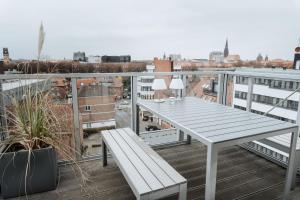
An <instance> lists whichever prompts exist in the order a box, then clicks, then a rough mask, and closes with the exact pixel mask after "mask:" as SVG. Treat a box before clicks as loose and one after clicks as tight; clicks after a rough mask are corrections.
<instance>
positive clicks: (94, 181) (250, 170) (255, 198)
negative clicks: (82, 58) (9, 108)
mask: <svg viewBox="0 0 300 200" xmlns="http://www.w3.org/2000/svg"><path fill="white" fill-rule="evenodd" d="M291 73H292V72H291V71H277V70H276V71H272V70H266V71H257V72H256V71H254V72H252V71H251V70H241V71H239V70H235V69H204V70H201V71H195V72H164V73H147V72H145V73H122V74H119V73H109V74H105V73H102V74H101V73H95V74H93V73H87V74H40V75H6V76H2V75H0V79H1V80H3V81H4V82H5V81H7V80H10V79H16V78H18V79H22V80H25V79H36V78H37V77H38V78H39V79H45V80H46V79H47V80H48V79H52V78H57V77H60V78H68V79H71V82H70V83H69V84H70V85H69V87H66V90H68V92H69V93H70V94H72V95H71V96H72V98H71V99H70V102H71V104H70V106H71V107H72V110H73V112H72V117H73V119H71V121H72V128H70V130H71V133H70V134H69V135H70V136H68V137H70V138H68V139H66V141H67V142H68V143H70V144H71V145H73V147H74V149H75V150H76V151H78V152H81V153H82V154H81V155H77V158H76V159H77V160H78V161H79V162H80V165H81V166H82V168H83V169H84V171H85V172H86V173H87V174H88V175H89V177H90V179H89V181H88V184H87V186H85V187H81V186H80V181H79V180H78V178H77V177H76V176H74V173H73V170H72V167H71V165H69V164H68V162H65V161H60V162H59V171H60V172H59V184H58V186H57V189H56V190H53V191H49V192H44V193H39V194H33V195H28V196H27V197H19V198H18V199H26V198H28V199H33V200H34V199H44V200H48V199H49V200H50V199H112V200H114V199H115V200H117V199H122V200H123V199H135V198H136V197H135V196H136V193H134V191H133V189H132V187H133V186H132V183H130V181H129V180H128V174H126V172H124V171H123V170H122V168H121V167H120V165H122V163H118V162H117V159H116V157H115V156H114V154H113V153H114V152H113V151H114V150H113V149H110V148H109V147H108V149H109V150H110V151H109V154H108V166H107V167H103V166H102V164H101V163H102V161H103V160H104V159H103V158H104V157H105V153H104V151H103V150H101V148H103V147H104V145H103V144H101V138H102V136H101V130H82V128H83V125H82V121H81V113H80V112H81V110H80V109H78V88H77V80H78V79H81V78H85V79H86V78H101V77H106V76H107V77H123V78H124V77H127V78H128V77H129V80H130V91H131V95H130V97H131V98H130V99H127V100H124V99H122V98H121V99H118V98H116V99H115V101H116V102H115V103H116V108H115V110H116V115H115V120H116V127H114V128H125V127H131V128H132V129H133V130H134V131H135V132H136V133H138V134H139V137H140V138H141V139H143V140H144V142H145V144H146V145H149V146H150V147H151V148H153V149H154V150H155V152H157V153H158V154H159V155H160V156H161V157H162V159H164V160H165V161H167V163H168V164H169V165H170V166H171V167H173V168H174V169H175V170H176V171H177V172H178V173H179V174H180V175H182V176H183V177H184V178H185V179H186V180H187V199H206V200H212V199H223V200H231V199H234V200H237V199H243V200H250V199H252V200H260V199H267V200H268V199H287V198H285V196H284V193H283V191H284V188H285V187H287V188H288V187H290V186H289V184H288V186H286V185H285V183H286V180H288V182H290V181H291V180H292V178H293V177H292V176H288V177H287V178H286V174H287V171H289V174H293V173H294V172H290V170H291V169H292V168H291V169H289V170H286V167H287V166H289V164H290V163H292V165H293V166H295V168H297V167H299V166H300V163H297V162H298V161H299V160H298V159H299V158H300V154H299V153H298V152H299V149H297V148H298V147H297V141H296V140H290V139H291V135H292V134H289V136H288V137H285V136H284V137H278V138H279V139H280V140H281V139H282V138H285V139H286V140H285V141H280V142H276V141H275V140H268V139H265V140H263V141H262V140H260V139H262V138H264V137H261V135H259V134H265V135H267V134H269V132H263V133H262V132H257V133H255V136H258V137H257V138H258V139H257V140H258V141H253V142H257V143H255V144H252V143H251V141H252V140H251V141H248V140H244V139H245V138H244V136H243V138H242V139H243V140H241V141H243V142H247V143H245V144H246V146H245V144H241V142H238V143H236V144H234V145H233V146H228V145H223V146H222V145H221V146H222V149H219V150H218V157H217V163H218V165H217V173H216V193H215V194H213V195H210V196H206V194H205V193H207V191H206V189H207V188H205V187H206V184H207V177H208V175H207V173H208V172H207V161H206V160H207V158H208V154H207V151H208V152H210V150H208V149H209V148H211V147H210V146H209V145H211V144H210V143H214V141H212V140H208V142H207V143H206V142H203V141H204V140H203V141H202V140H201V138H202V136H203V135H205V136H207V137H208V138H210V137H212V135H214V134H216V132H215V130H216V131H217V132H218V135H224V134H225V133H226V134H227V133H232V134H233V135H234V134H235V133H234V132H235V131H239V133H240V134H243V133H245V132H246V133H247V136H248V134H250V133H252V132H253V131H252V132H251V130H249V127H252V129H253V130H254V129H255V125H256V124H257V123H259V124H260V126H261V128H263V127H266V126H269V128H270V130H271V129H272V130H271V131H277V130H275V128H274V127H281V126H280V125H281V124H282V125H283V124H284V125H287V124H290V123H287V122H281V121H279V120H278V119H276V120H275V119H270V118H268V117H267V116H259V115H258V114H253V113H249V112H251V105H252V98H251V96H252V94H253V85H254V81H253V79H255V78H269V79H270V78H271V79H274V80H285V81H291V82H292V81H296V82H300V74H298V73H292V74H291ZM148 75H149V76H154V77H155V78H157V77H159V78H165V77H168V78H170V79H171V78H172V77H176V78H178V77H180V78H181V79H182V81H183V84H184V89H182V91H181V92H180V95H179V96H181V97H187V96H197V94H196V92H197V91H198V90H199V89H200V88H201V89H202V88H203V87H200V88H197V87H198V86H199V84H197V83H196V84H195V83H194V82H195V81H199V82H201V81H202V82H201V84H202V85H207V84H212V83H211V82H212V81H216V82H217V84H212V86H213V87H217V89H215V90H214V89H213V88H212V92H214V95H215V91H217V97H216V100H217V103H219V104H223V105H222V107H226V106H232V107H233V105H232V101H231V100H232V97H233V96H234V94H233V93H234V89H233V85H234V84H235V82H234V81H235V77H236V76H244V77H246V78H248V79H249V80H250V81H248V87H249V90H248V96H247V98H246V102H247V105H246V106H245V107H246V108H245V110H246V111H241V110H237V109H236V108H229V109H228V110H230V112H232V113H236V114H237V115H238V116H242V117H243V118H239V117H238V116H237V117H235V116H233V115H231V114H230V113H228V112H227V108H222V109H223V111H224V113H225V112H226V113H225V114H224V115H223V113H222V112H221V111H216V109H217V108H219V107H220V106H221V105H218V104H216V103H213V104H211V105H212V106H210V107H206V105H204V106H202V108H201V109H203V110H201V114H200V115H197V114H198V113H197V112H198V110H197V104H198V103H197V102H198V100H197V102H193V103H191V104H190V105H187V107H186V108H187V109H186V110H181V108H179V107H178V110H176V112H173V111H172V110H170V109H169V108H168V109H167V108H166V107H164V106H162V105H163V103H159V102H156V103H154V107H155V108H157V107H161V111H162V113H160V112H159V109H158V111H157V112H153V113H151V112H150V113H149V112H147V108H148V107H147V106H144V107H143V106H142V105H141V104H140V103H139V102H141V101H139V97H138V94H137V86H138V84H137V81H138V78H137V77H139V76H148ZM203 80H204V81H203ZM251 80H252V81H251ZM192 86H193V88H189V87H192ZM251 88H252V89H251ZM3 89H4V88H3ZM125 89H126V88H124V90H125ZM127 89H128V88H127ZM298 89H299V88H297V90H296V91H290V93H291V95H299V94H298V93H299V91H298ZM155 92H156V93H157V92H159V91H155ZM177 94H178V93H176V91H175V92H174V91H172V90H168V91H167V92H164V91H162V92H161V96H160V97H161V98H164V99H168V100H167V101H170V102H171V101H172V103H174V97H177ZM299 96H300V95H299ZM169 97H173V98H171V99H169ZM198 97H199V98H202V99H204V96H198ZM126 98H127V96H126ZM185 99H190V98H185ZM193 99H197V98H193ZM282 99H283V101H286V100H288V99H289V96H288V97H283V98H282ZM101 101H103V102H96V104H95V105H97V106H98V110H97V111H95V113H93V105H87V106H88V110H85V112H91V113H92V114H93V115H95V118H93V120H94V119H97V118H96V115H97V114H98V113H101V114H103V113H105V112H106V111H105V109H107V107H106V105H107V102H105V99H103V100H101ZM124 101H126V102H125V103H124ZM127 101H130V102H131V104H130V105H128V104H127V103H128V102H127ZM147 101H148V102H151V101H153V100H152V99H151V100H145V102H147ZM176 101H178V102H180V101H181V102H182V100H175V104H176ZM87 102H88V101H87ZM201 102H204V101H203V100H199V103H201ZM172 103H171V104H172ZM0 104H3V99H2V100H1V101H0ZM151 104H153V102H151ZM4 105H5V102H4ZM117 105H122V106H117ZM137 105H139V106H140V110H139V109H138V107H137ZM145 105H147V103H146V104H145ZM177 105H179V104H177ZM101 106H103V107H101ZM274 106H275V107H276V105H274ZM3 107H4V108H5V106H3ZM83 107H84V106H83ZM171 107H172V106H171ZM173 107H174V106H173ZM175 107H176V106H175ZM100 108H101V109H100ZM163 109H164V110H163ZM273 109H274V108H273ZM149 110H150V111H153V110H154V109H149ZM149 110H148V111H149ZM1 112H4V113H5V109H2V110H1ZM199 112H200V110H199ZM205 112H206V113H205ZM299 113H300V109H298V112H297V116H300V115H298V114H299ZM184 114H186V115H190V117H189V118H188V117H185V116H184ZM248 114H249V116H251V119H249V120H247V119H248V118H247V117H248ZM172 115H174V116H173V118H172V117H171V118H170V116H172ZM196 115H197V116H196ZM208 115H209V116H208ZM215 115H216V117H217V119H216V120H218V121H217V123H215V122H214V116H215ZM195 116H196V117H195ZM222 116H223V117H224V119H222ZM138 117H140V118H141V120H138V119H137V118H138ZM252 117H253V118H252ZM201 118H203V119H201ZM208 118H209V119H210V121H209V123H208V124H205V123H206V122H205V119H208ZM298 118H299V120H298V119H297V120H295V121H296V123H297V124H294V125H293V124H290V125H288V126H289V127H288V128H291V129H289V131H291V130H292V129H293V130H292V131H294V130H296V129H297V128H298V124H299V123H300V117H298ZM179 119H180V120H181V121H183V122H184V123H183V124H178V123H177V122H176V120H179ZM234 119H236V123H235V121H234ZM260 119H263V121H260ZM197 120H198V121H197ZM222 120H224V123H222ZM251 120H252V121H253V122H255V123H253V124H251V123H250V122H251ZM1 122H2V126H5V120H4V121H3V119H2V121H1ZM101 122H102V121H101ZM200 122H201V123H202V125H201V126H200V125H199V124H201V123H200ZM225 122H226V123H227V124H226V123H225ZM242 122H243V123H242ZM271 122H272V123H271ZM277 122H278V124H276V123H277ZM97 123H100V122H97ZM191 123H192V124H191ZM266 123H267V125H266ZM243 124H244V125H243ZM244 126H245V127H244ZM85 127H88V126H85ZM191 127H192V128H193V127H194V128H197V131H198V132H193V131H190V130H191V129H190V128H191ZM206 127H207V130H206ZM241 127H243V128H244V129H242V128H241ZM247 127H248V128H247ZM109 128H111V127H109ZM231 128H233V129H232V131H231V130H229V129H231ZM273 128H274V130H273ZM281 128H282V127H281ZM145 129H146V130H148V131H144V130H145ZM155 129H162V130H158V131H155ZM222 129H227V130H226V131H225V132H223V130H222ZM149 130H150V131H149ZM151 130H154V131H151ZM260 130H261V129H260ZM268 130H269V129H268ZM189 131H190V132H189ZM192 133H193V134H194V135H193V134H192ZM277 133H278V132H276V134H277ZM197 134H199V137H198V138H197V137H196V136H195V135H197ZM297 134H298V133H297ZM265 135H264V136H265ZM190 136H192V139H191V138H190ZM270 136H273V135H270ZM274 136H275V135H274ZM297 136H298V135H297ZM6 137H7V136H5V137H3V135H2V136H1V138H3V139H5V138H6ZM199 138H200V139H199ZM239 139H240V138H239ZM252 139H253V140H254V137H253V138H252ZM200 141H201V142H203V143H201V142H200ZM293 141H294V142H295V144H294V142H293ZM187 142H188V143H189V142H191V144H187ZM219 142H220V141H219V140H218V141H217V143H219ZM249 142H250V143H251V144H249V145H248V143H249ZM274 143H276V145H275V146H272V145H273V144H274ZM137 144H138V145H141V144H139V143H138V141H137ZM145 144H142V145H145ZM208 144H209V145H208ZM258 144H260V146H259V145H258ZM282 144H284V145H282ZM118 145H119V144H118ZM126 145H129V144H125V146H126ZM205 145H208V148H207V147H206V146H205ZM108 146H109V145H108ZM282 146H283V147H282ZM298 146H299V140H298ZM250 147H253V148H250ZM290 147H291V149H292V147H294V148H295V149H292V150H290ZM120 148H121V149H122V148H123V147H121V146H120ZM254 149H257V150H259V151H255V150H254ZM122 150H123V151H128V148H127V150H126V148H124V149H122ZM129 150H130V149H129ZM87 152H88V153H87ZM280 152H282V153H281V154H280ZM146 153H149V152H146ZM210 153H211V152H210ZM150 154H151V153H150ZM151 155H152V156H153V154H151ZM151 155H150V157H151ZM290 155H292V159H291V160H292V162H290V160H289V157H290ZM131 156H132V158H135V157H136V155H131ZM274 156H275V157H276V158H275V157H274ZM277 157H279V158H280V159H279V158H278V159H277ZM135 159H136V158H135ZM210 162H211V163H212V166H213V167H216V165H215V164H214V161H210ZM144 164H145V165H146V166H147V165H148V163H144ZM133 165H135V163H133ZM136 165H137V164H136ZM124 166H125V168H126V165H124ZM136 167H138V166H136ZM120 169H121V170H120ZM292 170H293V169H292ZM295 172H296V171H295ZM210 173H211V172H210ZM212 177H214V175H212ZM210 181H211V183H210V184H211V185H212V188H210V189H209V190H208V191H209V192H212V191H214V188H213V187H214V186H213V185H214V183H213V182H214V181H213V180H210ZM291 184H292V186H293V183H291ZM299 198H300V178H299V176H297V177H296V179H295V188H294V190H292V191H291V192H289V198H288V199H291V200H296V199H299ZM0 199H1V193H0ZM164 199H178V196H177V195H171V196H168V197H166V198H164Z"/></svg>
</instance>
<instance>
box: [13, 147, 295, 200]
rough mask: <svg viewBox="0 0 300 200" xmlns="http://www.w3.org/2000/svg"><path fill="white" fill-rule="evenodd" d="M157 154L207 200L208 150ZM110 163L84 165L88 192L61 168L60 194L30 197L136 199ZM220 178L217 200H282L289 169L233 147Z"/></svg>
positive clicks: (191, 194) (194, 195) (193, 193)
mask: <svg viewBox="0 0 300 200" xmlns="http://www.w3.org/2000/svg"><path fill="white" fill-rule="evenodd" d="M156 151H157V152H158V153H159V154H160V155H161V156H162V157H163V158H164V159H166V161H167V162H168V163H169V164H171V165H172V166H173V167H174V168H175V169H176V170H177V171H178V172H179V173H180V174H181V175H183V176H184V177H185V178H187V180H188V199H204V184H205V166H206V163H205V161H206V147H205V146H203V145H202V144H201V143H199V142H196V141H193V142H192V144H191V145H185V144H184V145H177V146H172V147H164V148H161V149H159V148H156ZM194 152H199V153H197V154H195V153H194ZM179 158H180V159H179ZM108 163H109V164H108V166H107V167H106V168H103V167H102V165H101V161H100V160H94V161H89V162H84V163H83V165H84V167H85V168H86V171H87V172H88V173H89V174H90V176H91V181H90V183H89V184H88V187H87V188H81V187H80V186H79V184H78V181H77V180H76V178H75V177H74V174H73V172H72V170H71V168H70V167H61V178H60V183H59V186H58V188H57V190H55V191H51V192H46V193H41V194H36V195H32V196H28V197H29V199H31V200H38V199H43V200H52V199H72V200H76V199H99V200H101V199H103V200H107V199H111V200H119V199H120V200H121V199H122V200H126V199H135V198H134V195H133V193H132V191H131V189H130V187H129V185H128V184H127V182H126V180H125V179H124V177H123V175H122V173H121V172H120V170H119V169H118V167H117V165H116V164H115V163H114V160H113V159H112V158H110V159H109V160H108ZM217 177H218V178H217V195H216V199H219V200H221V199H224V200H230V199H235V200H238V199H243V200H268V199H281V195H282V191H283V186H284V177H285V169H284V168H281V167H280V166H278V165H276V164H274V163H272V162H269V161H267V160H266V159H264V158H261V157H259V156H257V155H256V154H253V153H250V152H248V151H247V150H245V149H243V148H241V147H239V146H233V147H228V148H225V149H224V150H223V151H222V152H220V156H219V165H218V175H217ZM297 186H298V187H296V189H295V190H294V191H292V192H291V200H296V199H299V198H300V178H299V177H298V178H297ZM18 199H21V200H23V199H26V198H25V197H21V198H18ZM166 199H170V200H171V199H177V198H176V197H169V198H166Z"/></svg>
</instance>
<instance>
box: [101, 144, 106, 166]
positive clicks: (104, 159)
mask: <svg viewBox="0 0 300 200" xmlns="http://www.w3.org/2000/svg"><path fill="white" fill-rule="evenodd" d="M102 154H103V158H102V159H103V167H105V166H107V147H106V144H105V142H104V141H103V140H102Z"/></svg>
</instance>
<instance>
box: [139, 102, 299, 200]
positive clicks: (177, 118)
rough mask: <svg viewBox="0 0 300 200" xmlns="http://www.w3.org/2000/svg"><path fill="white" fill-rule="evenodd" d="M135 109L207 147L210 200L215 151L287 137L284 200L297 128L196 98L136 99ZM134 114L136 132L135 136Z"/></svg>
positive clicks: (292, 168)
mask: <svg viewBox="0 0 300 200" xmlns="http://www.w3.org/2000/svg"><path fill="white" fill-rule="evenodd" d="M136 106H137V110H138V109H139V107H142V108H143V109H145V110H148V111H149V112H151V113H153V114H155V115H156V116H158V117H159V118H161V119H163V120H165V121H167V122H169V123H171V124H172V125H174V126H175V127H176V128H177V129H180V130H182V131H184V132H185V133H186V134H188V135H190V136H191V137H193V138H194V139H197V140H198V141H200V142H201V143H203V144H205V145H206V146H207V164H206V185H205V199H206V200H214V199H215V194H216V178H217V159H218V151H219V150H220V149H221V148H223V147H227V146H233V145H238V144H242V143H246V142H250V141H253V140H260V139H264V138H268V137H272V136H277V135H282V134H286V133H292V134H291V143H290V144H291V147H290V152H289V154H290V156H289V164H288V169H287V174H286V182H285V189H284V194H283V199H287V198H288V195H289V192H290V189H291V186H292V179H293V175H294V172H295V170H296V167H295V152H296V144H297V139H298V126H297V125H296V124H291V123H288V122H283V121H280V120H277V119H273V118H269V117H266V116H262V115H258V114H254V113H250V112H246V111H242V110H239V109H235V108H232V107H228V106H224V105H221V104H217V103H213V102H208V101H204V100H201V99H199V98H196V97H185V98H184V99H183V100H181V101H176V103H174V104H172V103H171V101H166V102H163V103H157V102H154V101H149V100H148V101H147V100H138V102H137V105H136ZM138 116H139V115H138V112H137V113H136V119H137V120H136V123H137V126H136V132H137V133H138V131H139V130H138V129H139V128H138V124H139V120H138V118H139V117H138Z"/></svg>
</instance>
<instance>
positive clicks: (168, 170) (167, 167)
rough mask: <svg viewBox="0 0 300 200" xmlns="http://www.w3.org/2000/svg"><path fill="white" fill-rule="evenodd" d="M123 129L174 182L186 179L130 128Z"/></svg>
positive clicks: (183, 181)
mask: <svg viewBox="0 0 300 200" xmlns="http://www.w3.org/2000/svg"><path fill="white" fill-rule="evenodd" d="M124 131H126V133H127V134H128V135H130V136H131V137H132V138H133V140H135V141H136V143H137V144H138V145H139V146H140V147H141V148H143V150H144V151H145V152H146V153H147V154H148V155H149V156H151V158H152V159H153V160H154V161H155V162H156V163H157V164H158V165H159V166H160V167H161V168H162V169H164V171H165V172H166V173H167V174H168V176H169V177H171V178H172V180H173V181H174V182H176V183H185V182H186V179H185V178H184V177H183V176H181V175H180V174H179V173H178V172H177V171H176V170H175V169H174V168H173V167H171V166H170V164H169V163H167V161H165V160H164V159H163V158H161V157H160V156H159V155H158V154H157V153H156V152H155V151H154V150H153V149H152V148H150V147H149V146H148V145H147V144H146V143H145V142H144V141H143V140H142V139H141V138H140V137H138V136H137V135H136V134H135V133H134V132H133V131H132V130H131V129H130V128H124Z"/></svg>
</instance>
